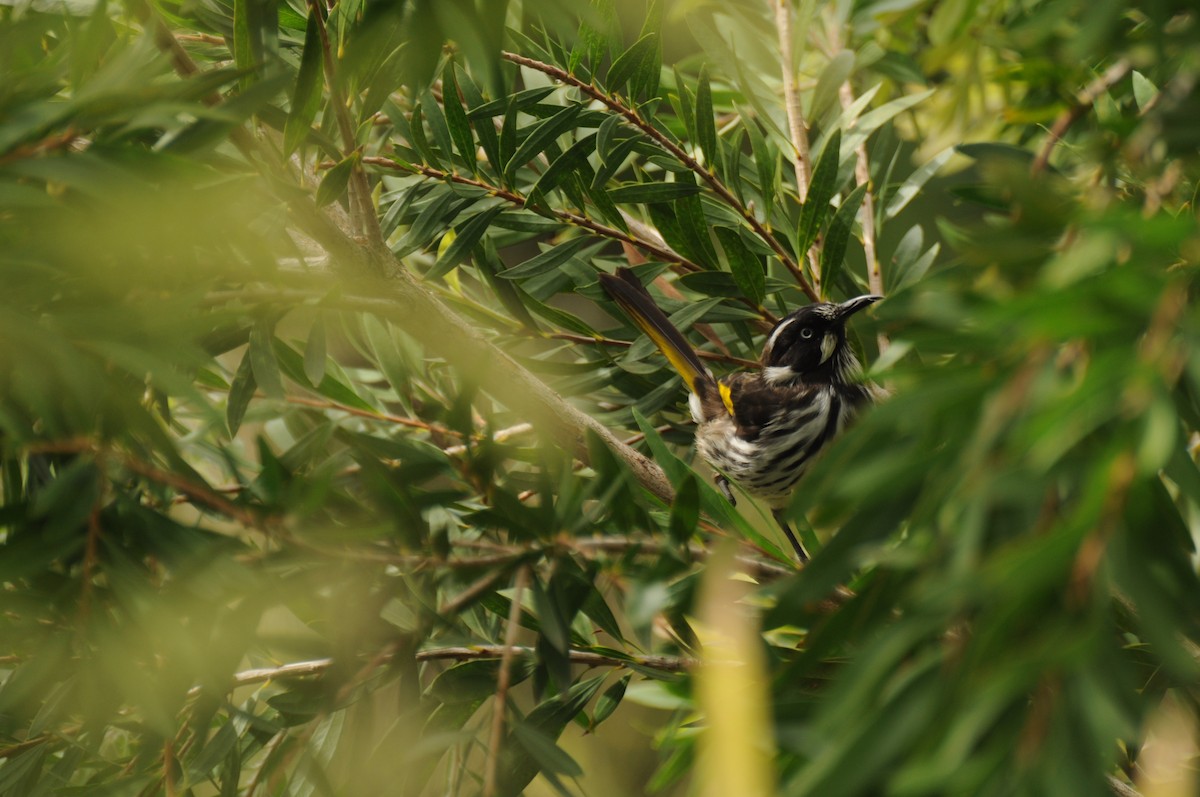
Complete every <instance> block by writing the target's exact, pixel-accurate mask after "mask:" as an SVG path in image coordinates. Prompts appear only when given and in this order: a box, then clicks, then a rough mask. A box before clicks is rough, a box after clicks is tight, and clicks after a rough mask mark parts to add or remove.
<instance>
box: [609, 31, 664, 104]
mask: <svg viewBox="0 0 1200 797" xmlns="http://www.w3.org/2000/svg"><path fill="white" fill-rule="evenodd" d="M657 52H658V34H657V33H647V34H646V35H645V36H643V37H642V38H640V39H638V40H637V41H636V42H634V43H633V46H632V47H630V48H629V49H628V50H626V51H625V52H623V53H621V55H620V56H618V57H617V60H615V61H613V63H612V66H610V67H609V68H608V74H607V75H606V76H605V79H604V86H605V88H607V89H608V90H609V91H610V92H613V93H621V92H623V91H624V90H625V87H626V84H627V83H629V82H630V81H631V80H633V81H634V82H635V83H636V82H638V80H639V78H638V75H639V73H641V72H643V71H644V70H645V69H646V64H647V62H648V56H653V55H654V54H656V53H657ZM656 66H657V65H656ZM627 96H635V95H633V94H632V93H631V94H630V95H627Z"/></svg>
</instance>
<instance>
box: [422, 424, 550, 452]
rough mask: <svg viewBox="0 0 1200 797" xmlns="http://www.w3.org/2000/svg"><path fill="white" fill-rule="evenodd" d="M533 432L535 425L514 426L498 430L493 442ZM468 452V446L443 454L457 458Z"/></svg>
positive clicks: (445, 449) (452, 449)
mask: <svg viewBox="0 0 1200 797" xmlns="http://www.w3.org/2000/svg"><path fill="white" fill-rule="evenodd" d="M532 431H533V424H531V423H518V424H514V425H512V426H509V427H507V428H505V429H497V430H496V432H495V433H494V434H492V436H491V441H492V442H493V443H503V442H504V441H505V440H509V439H511V438H513V437H519V436H521V435H525V434H529V433H530V432H532ZM482 439H483V438H480V440H482ZM467 450H468V446H466V445H457V446H450V447H449V448H443V449H442V453H444V454H445V455H446V456H449V457H457V456H461V455H463V454H465V453H467Z"/></svg>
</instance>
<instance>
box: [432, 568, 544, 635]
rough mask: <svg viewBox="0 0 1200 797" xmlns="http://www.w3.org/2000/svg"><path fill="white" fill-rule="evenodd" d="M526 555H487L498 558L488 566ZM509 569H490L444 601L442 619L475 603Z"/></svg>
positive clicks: (505, 574) (439, 613) (440, 608)
mask: <svg viewBox="0 0 1200 797" xmlns="http://www.w3.org/2000/svg"><path fill="white" fill-rule="evenodd" d="M524 556H528V554H525V553H515V554H512V555H510V556H506V557H486V558H491V559H495V560H496V561H494V562H488V566H490V565H493V564H500V565H510V564H511V563H513V562H516V561H518V560H520V559H521V558H523V557H524ZM479 558H480V559H483V558H485V557H479ZM509 570H510V568H509V567H497V568H495V569H494V570H490V571H489V572H487V573H485V574H484V575H483V576H481V577H480V578H478V579H477V580H476V581H475V583H473V584H471V586H469V587H467V588H466V589H464V590H463V591H462V592H460V593H458V594H457V595H455V596H454V597H453V598H451V599H450V600H448V601H446V602H445V603H443V604H442V605H441V606H440V607H439V608H438V617H439V618H441V620H442V621H443V622H444V621H445V620H446V619H447V618H451V617H454V616H455V615H457V614H458V613H459V612H461V611H462V610H463V609H464V608H466V607H467V606H470V605H471V604H472V603H474V602H475V601H476V600H477V599H478V598H479V596H481V595H483V594H485V593H486V592H488V591H489V590H490V589H491V588H492V587H493V586H495V585H496V583H497V582H498V581H500V579H501V578H504V577H505V576H507V575H508V573H509Z"/></svg>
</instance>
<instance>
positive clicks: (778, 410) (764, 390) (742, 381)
mask: <svg viewBox="0 0 1200 797" xmlns="http://www.w3.org/2000/svg"><path fill="white" fill-rule="evenodd" d="M721 387H722V388H723V390H722V393H723V394H724V395H726V396H727V397H728V400H727V402H726V406H728V407H729V412H730V414H731V415H732V416H733V419H734V421H736V423H737V429H738V436H739V437H741V438H743V439H745V440H755V439H757V438H758V436H759V434H760V433H761V432H762V431H763V430H764V429H765V428H766V427H767V426H768V425H770V423H771V422H772V421H778V420H780V419H782V418H787V420H788V422H789V424H791V425H800V424H803V423H805V422H806V421H807V420H810V419H808V418H806V417H805V415H806V414H812V415H814V416H815V415H816V414H817V413H819V412H820V404H819V399H820V396H819V393H820V392H821V391H822V390H823V389H824V388H823V386H821V385H808V384H804V383H800V384H794V385H772V384H770V383H769V382H767V381H766V380H764V379H763V378H762V375H761V374H758V373H748V372H743V373H736V374H730V375H729V376H727V377H724V378H722V380H721ZM785 413H791V417H790V418H789V417H787V415H786V414H785Z"/></svg>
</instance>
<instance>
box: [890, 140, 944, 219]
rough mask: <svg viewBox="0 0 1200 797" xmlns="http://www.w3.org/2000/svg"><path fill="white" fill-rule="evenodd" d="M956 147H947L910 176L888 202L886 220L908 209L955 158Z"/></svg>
mask: <svg viewBox="0 0 1200 797" xmlns="http://www.w3.org/2000/svg"><path fill="white" fill-rule="evenodd" d="M954 152H955V150H954V147H947V148H946V149H944V150H942V151H941V152H939V153H938V154H936V155H934V156H933V157H932V158H930V159H929V160H928V161H927V162H926V163H924V164H922V166H921V167H920V168H919V169H917V170H916V171H915V172H913V173H912V174H910V175H909V176H908V179H907V180H905V181H904V183H903V184H902V185H901V186H900V187H899V188H897V189H896V193H895V194H893V195H892V198H891V200H889V201H888V204H887V209H886V210H885V211H884V218H885V219H891V218H895V216H896V215H897V214H898V213H900V211H902V210H904V208H906V207H908V203H909V202H911V201H912V200H913V198H915V197H916V195H917V194H918V193H920V191H921V189H922V188H924V187H925V183H927V182H929V180H930V179H931V178H932V177H933V176H934V175H935V174H937V173H938V171H939V170H940V169H941V168H942V166H944V165H945V164H946V161H948V160H950V158H952V157H953V156H954Z"/></svg>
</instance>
